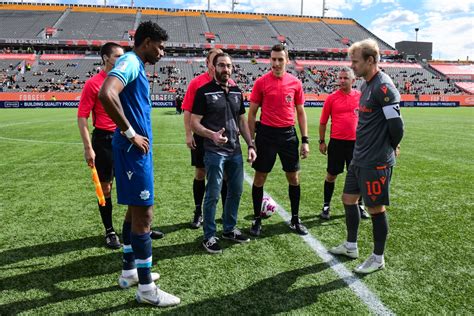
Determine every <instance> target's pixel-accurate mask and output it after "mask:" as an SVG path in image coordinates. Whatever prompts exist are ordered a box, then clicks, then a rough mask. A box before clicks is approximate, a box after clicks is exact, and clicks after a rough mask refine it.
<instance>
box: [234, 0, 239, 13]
mask: <svg viewBox="0 0 474 316" xmlns="http://www.w3.org/2000/svg"><path fill="white" fill-rule="evenodd" d="M237 4H239V2H238V1H237V0H232V12H234V9H235V6H236V5H237Z"/></svg>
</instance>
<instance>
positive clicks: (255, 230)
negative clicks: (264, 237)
mask: <svg viewBox="0 0 474 316" xmlns="http://www.w3.org/2000/svg"><path fill="white" fill-rule="evenodd" d="M261 233H262V221H261V220H260V219H256V220H254V221H253V222H252V226H251V227H250V235H252V236H256V237H258V236H260V234H261Z"/></svg>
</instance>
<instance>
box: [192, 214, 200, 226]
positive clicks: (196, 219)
mask: <svg viewBox="0 0 474 316" xmlns="http://www.w3.org/2000/svg"><path fill="white" fill-rule="evenodd" d="M201 224H202V215H201V213H196V212H194V217H193V221H192V222H191V228H192V229H198V228H199V227H201Z"/></svg>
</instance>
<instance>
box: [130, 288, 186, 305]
mask: <svg viewBox="0 0 474 316" xmlns="http://www.w3.org/2000/svg"><path fill="white" fill-rule="evenodd" d="M135 298H136V300H137V302H138V303H147V304H151V305H155V306H160V307H168V306H174V305H178V304H179V303H181V299H180V298H179V297H176V296H174V295H172V294H169V293H166V292H165V291H162V290H160V289H159V288H158V287H156V288H155V289H154V290H151V291H143V292H142V291H140V290H137V294H136V295H135Z"/></svg>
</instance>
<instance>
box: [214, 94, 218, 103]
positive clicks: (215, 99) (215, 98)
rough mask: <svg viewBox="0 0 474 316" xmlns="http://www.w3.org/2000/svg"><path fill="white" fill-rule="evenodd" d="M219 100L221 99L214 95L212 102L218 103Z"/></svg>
mask: <svg viewBox="0 0 474 316" xmlns="http://www.w3.org/2000/svg"><path fill="white" fill-rule="evenodd" d="M217 99H219V97H218V96H217V94H213V95H212V102H216V101H217Z"/></svg>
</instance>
